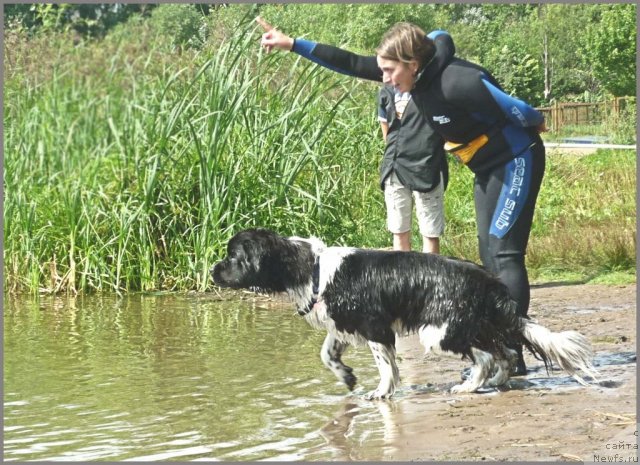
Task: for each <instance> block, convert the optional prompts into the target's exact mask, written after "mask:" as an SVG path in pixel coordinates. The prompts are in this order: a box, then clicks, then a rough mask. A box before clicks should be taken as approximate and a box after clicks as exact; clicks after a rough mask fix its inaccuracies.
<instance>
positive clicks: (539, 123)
mask: <svg viewBox="0 0 640 465" xmlns="http://www.w3.org/2000/svg"><path fill="white" fill-rule="evenodd" d="M257 21H258V23H259V24H260V25H261V26H262V27H263V28H264V29H265V31H266V32H265V34H264V35H263V36H262V42H261V43H262V46H263V47H265V48H266V49H267V50H268V51H270V50H271V49H272V48H278V49H282V50H290V51H293V52H295V53H298V54H300V55H302V56H304V57H306V58H308V59H310V60H312V61H314V62H316V63H318V64H320V65H322V66H325V67H327V68H330V69H332V70H335V71H338V72H341V73H344V74H349V75H352V76H356V77H360V78H364V79H370V80H375V81H382V82H383V83H385V84H387V85H392V86H394V87H395V88H396V89H397V90H398V91H400V92H411V95H412V98H413V100H414V102H415V104H416V105H417V106H418V108H419V109H420V111H421V112H422V113H423V114H424V115H425V117H426V118H427V119H428V121H429V123H430V124H431V126H432V128H433V129H434V130H435V131H436V132H437V133H439V134H440V135H441V136H442V137H443V139H444V140H445V141H446V142H445V149H446V150H447V151H449V152H450V153H452V154H453V155H455V156H456V157H458V159H459V160H460V161H461V162H462V163H464V164H465V165H466V166H468V167H469V169H471V171H473V172H474V174H475V181H474V201H475V210H476V223H477V231H478V241H479V249H480V258H481V260H482V263H483V264H484V266H485V267H487V268H488V269H489V270H491V271H492V272H493V273H494V274H496V275H497V276H498V277H499V278H500V279H501V280H502V282H504V284H505V285H506V286H507V287H508V289H509V292H510V294H511V296H512V298H513V299H514V300H515V301H516V302H517V303H518V312H519V314H520V315H522V316H526V314H527V311H528V309H529V300H530V288H529V280H528V276H527V269H526V267H525V260H524V256H525V253H526V248H527V243H528V240H529V233H530V231H531V224H532V221H533V212H534V208H535V204H536V199H537V197H538V192H539V190H540V184H541V183H542V178H543V175H544V168H545V149H544V145H543V143H542V139H541V138H540V135H539V133H540V132H543V131H545V130H546V127H545V124H544V117H543V116H542V114H541V113H540V112H538V111H536V110H535V109H534V108H532V107H531V106H529V105H528V104H526V103H524V102H522V101H521V100H518V99H515V98H513V97H511V96H509V95H508V94H506V93H505V92H504V91H503V90H502V88H501V87H500V85H499V84H498V83H497V82H496V80H495V79H494V78H493V76H491V74H490V73H489V72H488V71H487V70H485V69H484V68H482V67H481V66H478V65H476V64H474V63H471V62H468V61H466V60H462V59H460V58H457V57H455V56H454V54H455V47H454V44H453V40H452V39H451V36H449V34H448V33H446V32H444V31H434V32H432V33H430V34H429V35H428V36H427V35H426V34H425V33H424V31H422V30H421V29H420V28H419V27H417V26H415V25H412V24H409V23H398V24H396V25H395V26H393V27H392V28H391V29H390V30H389V31H387V32H386V33H385V34H384V36H383V37H382V41H381V43H380V45H379V47H378V48H377V49H376V56H375V57H364V56H360V55H356V54H353V53H350V52H347V51H344V50H341V49H339V48H336V47H332V46H329V45H324V44H317V43H315V42H312V41H309V40H304V39H293V38H291V37H289V36H287V35H285V34H283V33H282V32H280V31H278V30H276V29H274V28H273V27H272V26H271V25H270V24H268V23H267V22H265V21H264V20H262V19H260V18H258V19H257ZM516 349H517V350H518V363H517V365H516V368H515V371H514V373H513V375H524V374H526V366H525V363H524V360H523V358H522V347H518V348H516Z"/></svg>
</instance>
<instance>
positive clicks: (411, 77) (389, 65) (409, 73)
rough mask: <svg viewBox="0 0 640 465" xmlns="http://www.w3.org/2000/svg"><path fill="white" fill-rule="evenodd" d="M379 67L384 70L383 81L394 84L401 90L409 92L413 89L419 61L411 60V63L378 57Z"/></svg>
mask: <svg viewBox="0 0 640 465" xmlns="http://www.w3.org/2000/svg"><path fill="white" fill-rule="evenodd" d="M377 60H378V67H379V68H380V69H381V70H382V82H384V83H385V84H388V85H391V86H394V87H395V88H396V89H397V90H399V91H400V92H409V91H410V90H411V89H413V84H414V83H415V78H416V73H417V71H418V62H417V61H415V60H411V61H410V62H409V63H404V62H402V61H395V60H389V59H388V58H382V57H380V56H378V57H377Z"/></svg>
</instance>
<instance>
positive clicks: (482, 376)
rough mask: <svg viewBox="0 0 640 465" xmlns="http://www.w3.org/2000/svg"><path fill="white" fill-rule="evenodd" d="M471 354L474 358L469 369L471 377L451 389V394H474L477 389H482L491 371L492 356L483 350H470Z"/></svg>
mask: <svg viewBox="0 0 640 465" xmlns="http://www.w3.org/2000/svg"><path fill="white" fill-rule="evenodd" d="M471 352H472V354H473V358H474V364H473V366H472V367H471V375H470V376H469V379H467V380H466V381H465V382H464V383H462V384H458V385H456V386H453V387H452V388H451V392H452V393H453V394H459V393H461V392H475V391H477V390H478V388H480V387H482V386H483V385H484V384H485V382H486V381H487V378H488V377H489V374H490V373H491V370H492V369H493V365H494V359H493V355H491V354H490V353H489V352H485V351H484V350H480V349H476V348H472V349H471Z"/></svg>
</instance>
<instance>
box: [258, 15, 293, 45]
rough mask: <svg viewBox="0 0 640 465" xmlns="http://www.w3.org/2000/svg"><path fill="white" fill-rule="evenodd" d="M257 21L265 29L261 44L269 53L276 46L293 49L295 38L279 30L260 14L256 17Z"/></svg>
mask: <svg viewBox="0 0 640 465" xmlns="http://www.w3.org/2000/svg"><path fill="white" fill-rule="evenodd" d="M256 22H257V23H258V24H259V25H260V26H262V29H264V30H265V33H264V34H262V40H261V41H260V45H262V46H263V47H264V48H265V49H266V50H267V53H269V52H270V51H271V50H273V49H274V48H279V49H281V50H288V51H291V49H292V48H293V39H292V38H291V37H289V36H288V35H286V34H283V33H282V32H280V31H278V30H277V29H276V28H274V27H273V26H272V25H271V24H269V23H268V22H266V21H265V20H264V19H262V18H261V17H260V16H258V17H257V18H256Z"/></svg>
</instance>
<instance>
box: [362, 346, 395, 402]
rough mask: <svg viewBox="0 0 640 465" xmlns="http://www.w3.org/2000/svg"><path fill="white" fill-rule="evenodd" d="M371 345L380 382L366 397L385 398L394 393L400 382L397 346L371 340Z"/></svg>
mask: <svg viewBox="0 0 640 465" xmlns="http://www.w3.org/2000/svg"><path fill="white" fill-rule="evenodd" d="M369 347H370V348H371V352H372V353H373V358H374V360H375V361H376V365H377V366H378V371H379V372H380V384H378V387H377V388H376V390H375V391H371V392H370V393H368V394H367V395H366V396H365V397H366V398H367V399H384V398H389V397H391V396H392V395H393V393H394V392H395V390H396V386H397V385H398V384H399V383H400V372H399V371H398V365H396V348H395V346H394V345H393V344H380V343H378V342H371V341H369Z"/></svg>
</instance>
